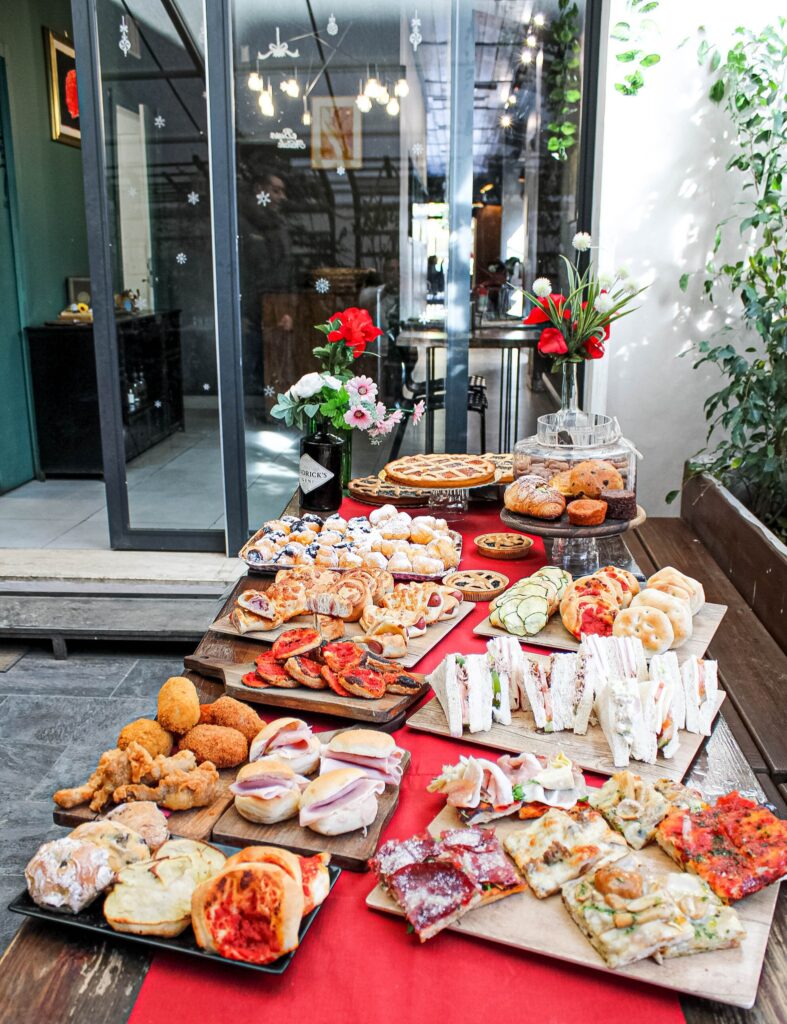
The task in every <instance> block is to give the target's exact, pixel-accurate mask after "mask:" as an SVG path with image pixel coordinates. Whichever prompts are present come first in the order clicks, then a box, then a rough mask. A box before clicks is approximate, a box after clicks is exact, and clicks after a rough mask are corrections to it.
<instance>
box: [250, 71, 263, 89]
mask: <svg viewBox="0 0 787 1024" xmlns="http://www.w3.org/2000/svg"><path fill="white" fill-rule="evenodd" d="M249 88H250V89H251V91H252V92H262V79H261V78H260V76H259V75H258V74H257V72H256V71H252V73H251V74H250V75H249Z"/></svg>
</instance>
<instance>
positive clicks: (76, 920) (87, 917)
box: [8, 843, 342, 974]
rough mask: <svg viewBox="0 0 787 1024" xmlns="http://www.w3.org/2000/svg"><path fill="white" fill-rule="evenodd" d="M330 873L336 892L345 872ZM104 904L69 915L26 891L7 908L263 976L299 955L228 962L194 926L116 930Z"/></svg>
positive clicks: (300, 935)
mask: <svg viewBox="0 0 787 1024" xmlns="http://www.w3.org/2000/svg"><path fill="white" fill-rule="evenodd" d="M210 845H211V846H215V847H216V848H217V849H220V850H221V851H222V852H223V853H226V854H227V855H228V856H232V855H233V854H235V853H237V852H238V851H237V850H236V849H233V848H232V847H225V846H220V845H219V844H218V843H211V844H210ZM328 872H329V874H330V876H331V889H333V887H334V885H335V883H336V879H337V878H338V877H339V875H340V874H341V873H342V869H341V868H336V867H334V866H333V865H332V864H329V865H328ZM326 898H329V897H326ZM103 904H104V901H103V900H102V899H98V900H96V901H95V902H94V903H92V904H91V905H90V906H89V907H87V908H86V909H85V910H83V911H82V912H81V913H80V914H67V913H62V912H60V911H57V910H47V909H46V908H45V907H39V906H38V904H37V903H34V902H33V900H32V899H31V898H30V895H29V894H28V892H27V890H26V889H25V890H24V891H23V892H21V893H20V894H19V895H18V896H17V897H16V899H14V900H12V901H11V902H10V903H9V904H8V909H9V910H10V911H11V913H12V914H23V915H24V916H25V917H35V918H38V919H39V920H41V921H51V922H54V923H55V924H63V925H69V926H71V927H72V928H81V929H82V930H83V931H87V932H93V933H98V934H99V935H100V936H101V937H102V938H103V939H123V940H124V941H128V942H136V943H138V944H139V945H141V946H147V947H148V948H149V949H151V950H155V949H162V950H165V951H166V952H167V953H186V954H187V955H188V956H195V957H197V958H198V959H200V960H208V961H210V962H212V963H218V964H229V965H231V966H234V967H246V968H248V969H250V970H252V971H261V972H262V973H263V974H284V972H285V971H286V970H287V968H288V967H289V966H290V963H291V961H292V958H293V957H294V956H295V954H296V953H297V952H298V950H297V949H294V950H293V951H292V952H291V953H286V954H285V955H284V956H280V957H279V959H278V960H274V961H273V963H270V964H250V963H246V962H245V961H243V960H228V959H226V958H225V957H223V956H218V955H217V954H216V953H207V952H206V951H205V950H204V949H200V947H199V946H198V945H197V942H196V940H195V938H194V932H193V931H192V930H191V927H189V928H187V929H186V931H184V932H183V933H182V934H180V935H178V936H176V937H175V938H174V939H166V938H160V937H157V936H154V935H129V934H128V933H126V932H116V931H113V930H112V928H110V926H109V925H108V924H107V922H106V921H105V920H104V914H103V910H102V908H103ZM321 906H322V904H321ZM319 912H320V907H315V908H314V910H312V911H311V913H309V914H307V915H306V917H304V918H303V920H302V921H301V927H300V931H299V932H298V939H299V942H303V939H304V936H305V935H306V932H307V931H308V930H309V926H310V925H311V923H312V921H313V920H314V919H315V917H316V916H317V914H319ZM298 949H300V946H298Z"/></svg>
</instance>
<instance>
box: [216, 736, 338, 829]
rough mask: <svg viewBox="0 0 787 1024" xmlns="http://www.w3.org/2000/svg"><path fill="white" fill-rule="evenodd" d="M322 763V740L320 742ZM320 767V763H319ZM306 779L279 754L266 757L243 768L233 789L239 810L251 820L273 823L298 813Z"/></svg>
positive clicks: (263, 823) (236, 806)
mask: <svg viewBox="0 0 787 1024" xmlns="http://www.w3.org/2000/svg"><path fill="white" fill-rule="evenodd" d="M317 750H318V753H317V763H318V764H319V742H318V744H317ZM315 767H316V765H315ZM305 785H306V779H305V778H304V777H303V776H302V775H298V774H296V773H295V772H294V771H293V770H292V768H291V767H290V766H289V765H288V764H285V763H284V762H283V761H280V760H278V759H276V758H275V757H263V758H260V759H259V760H258V761H252V763H251V764H245V765H243V767H242V768H241V769H240V770H239V772H238V774H237V776H236V778H235V782H234V783H233V784H232V785H231V786H230V792H231V793H233V795H234V796H235V810H236V811H237V812H238V814H240V815H241V817H243V818H246V820H247V821H255V822H258V823H259V824H261V825H273V824H275V823H276V822H279V821H287V819H288V818H294V817H295V815H296V814H297V813H298V809H299V807H300V803H301V790H302V789H303V787H304V786H305Z"/></svg>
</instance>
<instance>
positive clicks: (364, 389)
mask: <svg viewBox="0 0 787 1024" xmlns="http://www.w3.org/2000/svg"><path fill="white" fill-rule="evenodd" d="M346 387H347V394H348V395H349V396H350V402H351V403H352V402H353V401H354V400H357V399H361V398H365V399H366V400H367V401H369V402H373V401H374V400H375V398H376V397H377V385H376V384H375V383H374V381H373V380H372V378H371V377H353V378H352V380H348V381H347V385H346Z"/></svg>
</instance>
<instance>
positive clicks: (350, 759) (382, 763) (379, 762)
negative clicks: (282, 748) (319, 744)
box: [320, 747, 404, 786]
mask: <svg viewBox="0 0 787 1024" xmlns="http://www.w3.org/2000/svg"><path fill="white" fill-rule="evenodd" d="M403 757H404V751H403V750H402V749H401V748H400V747H394V749H393V752H392V753H390V754H389V755H388V756H387V757H369V756H368V755H366V754H350V753H346V752H343V751H341V752H340V751H333V750H326V749H325V748H323V752H322V754H321V755H320V775H325V773H326V772H332V771H334V769H336V768H346V767H347V765H348V764H351V765H355V766H356V767H358V768H360V769H361V770H362V771H363V773H364V775H366V777H367V778H369V779H382V781H383V782H387V783H390V785H392V786H398V785H399V783H400V782H401V781H402V772H403V769H402V764H401V761H402V758H403Z"/></svg>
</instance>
